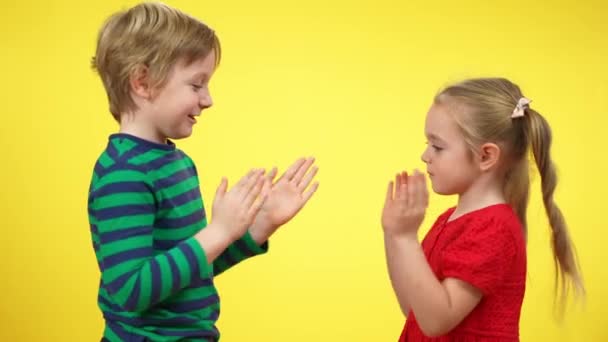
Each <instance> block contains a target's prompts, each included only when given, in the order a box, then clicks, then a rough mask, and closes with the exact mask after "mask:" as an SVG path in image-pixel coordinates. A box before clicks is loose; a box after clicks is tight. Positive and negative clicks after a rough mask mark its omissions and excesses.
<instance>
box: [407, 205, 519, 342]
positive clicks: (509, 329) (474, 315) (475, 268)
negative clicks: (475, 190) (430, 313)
mask: <svg viewBox="0 0 608 342" xmlns="http://www.w3.org/2000/svg"><path fill="white" fill-rule="evenodd" d="M454 209H455V208H451V209H449V210H448V211H446V212H445V213H443V214H442V215H441V216H439V218H438V219H437V221H436V222H435V224H434V225H433V227H432V228H431V230H430V231H429V232H428V234H427V235H426V237H425V238H424V240H423V241H422V249H423V250H424V254H425V256H426V259H427V260H428V262H429V264H430V266H431V269H432V270H433V272H434V273H435V275H436V276H437V278H438V279H439V281H443V280H444V279H445V278H457V279H460V280H463V281H465V282H467V283H469V284H471V285H473V286H474V287H476V288H478V289H479V290H480V291H481V292H482V293H483V297H482V299H481V301H480V302H479V304H477V306H476V307H475V309H473V311H471V313H470V314H469V315H468V316H467V317H465V318H464V319H463V320H462V322H461V323H460V324H459V325H457V326H456V327H455V328H454V329H452V330H451V331H450V332H449V333H447V334H446V335H443V336H439V337H434V338H429V337H426V336H425V335H424V334H423V333H422V331H421V330H420V327H419V326H418V323H417V322H416V317H415V314H414V313H413V312H412V311H411V310H410V312H409V314H408V318H407V322H406V324H405V327H404V328H403V332H402V333H401V337H400V339H399V341H400V342H423V341H424V342H448V341H449V342H513V341H519V316H520V312H521V305H522V301H523V298H524V291H525V286H526V244H525V239H524V234H523V230H522V225H521V223H520V221H519V219H518V218H517V215H516V213H515V212H514V211H513V209H512V208H511V207H510V206H509V205H507V204H497V205H492V206H488V207H485V208H482V209H479V210H476V211H472V212H469V213H467V214H465V215H462V216H460V217H457V218H456V219H454V220H450V216H451V215H452V213H453V212H454ZM413 295H416V294H413Z"/></svg>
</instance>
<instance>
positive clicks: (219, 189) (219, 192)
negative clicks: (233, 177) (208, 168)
mask: <svg viewBox="0 0 608 342" xmlns="http://www.w3.org/2000/svg"><path fill="white" fill-rule="evenodd" d="M226 189H228V180H227V179H226V177H222V181H221V182H220V185H219V186H218V187H217V191H216V192H215V197H216V198H222V197H224V194H225V193H226Z"/></svg>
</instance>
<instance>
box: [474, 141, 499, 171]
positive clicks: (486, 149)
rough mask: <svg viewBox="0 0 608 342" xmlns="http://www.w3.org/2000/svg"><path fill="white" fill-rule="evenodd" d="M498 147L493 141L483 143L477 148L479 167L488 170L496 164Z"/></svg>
mask: <svg viewBox="0 0 608 342" xmlns="http://www.w3.org/2000/svg"><path fill="white" fill-rule="evenodd" d="M499 158H500V147H499V146H498V145H496V144H494V143H485V144H483V145H481V148H480V150H479V159H480V160H479V169H480V170H481V171H488V170H490V169H491V168H493V167H494V166H496V165H497V164H498V160H499Z"/></svg>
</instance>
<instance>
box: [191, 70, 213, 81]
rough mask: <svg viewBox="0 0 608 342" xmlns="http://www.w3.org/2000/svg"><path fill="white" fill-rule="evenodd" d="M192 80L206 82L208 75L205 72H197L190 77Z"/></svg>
mask: <svg viewBox="0 0 608 342" xmlns="http://www.w3.org/2000/svg"><path fill="white" fill-rule="evenodd" d="M192 79H203V80H207V79H209V75H208V74H207V73H206V72H197V73H196V74H194V75H193V76H192Z"/></svg>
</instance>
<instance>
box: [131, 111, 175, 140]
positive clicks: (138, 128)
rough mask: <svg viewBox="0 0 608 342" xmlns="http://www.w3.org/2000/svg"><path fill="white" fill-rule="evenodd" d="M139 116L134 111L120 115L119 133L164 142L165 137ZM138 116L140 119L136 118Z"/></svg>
mask: <svg viewBox="0 0 608 342" xmlns="http://www.w3.org/2000/svg"><path fill="white" fill-rule="evenodd" d="M141 117H142V116H141V115H135V114H134V113H131V114H124V115H122V116H121V120H120V129H119V133H124V134H129V135H132V136H135V137H138V138H140V139H144V140H147V141H150V142H154V143H157V144H166V143H167V137H164V136H163V135H162V134H161V133H160V132H159V131H158V130H156V129H154V128H153V127H151V126H150V125H149V124H146V122H144V121H143V120H142V119H141ZM138 118H140V119H139V120H138Z"/></svg>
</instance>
